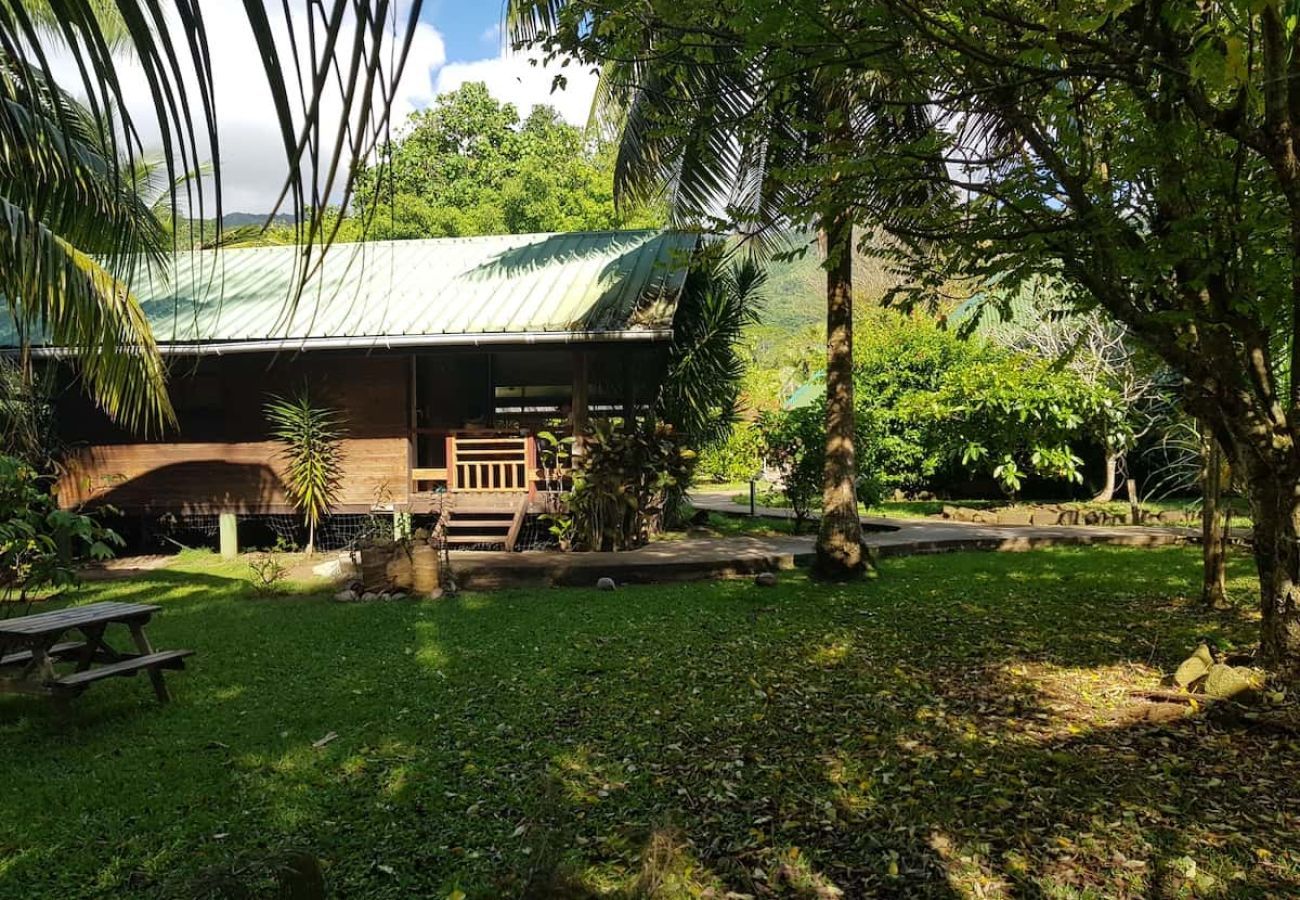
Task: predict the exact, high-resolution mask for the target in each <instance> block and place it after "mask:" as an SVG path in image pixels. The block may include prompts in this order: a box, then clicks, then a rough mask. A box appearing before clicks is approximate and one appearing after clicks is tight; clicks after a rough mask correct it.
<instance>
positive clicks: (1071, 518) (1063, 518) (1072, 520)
mask: <svg viewBox="0 0 1300 900" xmlns="http://www.w3.org/2000/svg"><path fill="white" fill-rule="evenodd" d="M1056 521H1057V523H1058V524H1060V525H1078V524H1079V511H1078V510H1077V509H1063V510H1061V515H1060V516H1059V517H1058V518H1057V520H1056Z"/></svg>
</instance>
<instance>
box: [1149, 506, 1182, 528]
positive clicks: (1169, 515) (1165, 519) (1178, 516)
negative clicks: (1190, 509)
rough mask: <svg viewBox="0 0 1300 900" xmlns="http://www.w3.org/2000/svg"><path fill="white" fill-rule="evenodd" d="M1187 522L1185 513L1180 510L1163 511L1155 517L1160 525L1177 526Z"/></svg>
mask: <svg viewBox="0 0 1300 900" xmlns="http://www.w3.org/2000/svg"><path fill="white" fill-rule="evenodd" d="M1186 520H1187V513H1185V512H1184V511H1183V510H1181V509H1163V510H1161V511H1160V513H1159V515H1157V516H1156V521H1157V522H1159V523H1160V524H1161V525H1179V524H1181V523H1182V522H1184V521H1186Z"/></svg>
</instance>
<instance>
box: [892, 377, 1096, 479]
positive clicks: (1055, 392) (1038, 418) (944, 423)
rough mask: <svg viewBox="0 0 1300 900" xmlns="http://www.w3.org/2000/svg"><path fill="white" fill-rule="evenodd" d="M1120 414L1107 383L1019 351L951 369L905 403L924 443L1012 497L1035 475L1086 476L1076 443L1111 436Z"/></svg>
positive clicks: (1080, 477)
mask: <svg viewBox="0 0 1300 900" xmlns="http://www.w3.org/2000/svg"><path fill="white" fill-rule="evenodd" d="M1115 411H1116V404H1115V401H1114V398H1113V396H1112V395H1111V394H1110V393H1109V392H1108V391H1107V390H1106V389H1105V388H1103V387H1101V386H1099V385H1090V384H1088V383H1087V382H1085V381H1084V380H1083V379H1082V378H1080V377H1079V376H1078V375H1076V374H1074V373H1073V372H1070V371H1066V370H1062V369H1059V368H1056V367H1054V366H1052V365H1051V364H1050V363H1048V362H1045V361H1043V360H1034V359H1030V358H1028V357H1024V356H1020V355H1006V356H1002V357H1000V358H996V359H993V360H988V361H981V362H978V363H975V364H973V365H969V366H966V367H964V368H961V369H957V370H955V371H953V372H950V373H948V375H947V376H946V377H945V378H944V379H943V381H942V383H941V384H940V386H939V389H938V390H937V391H936V392H934V393H932V394H916V395H913V396H912V397H911V398H910V399H908V400H906V401H905V403H904V406H903V413H904V415H908V416H912V417H913V418H914V419H915V421H916V422H917V423H918V424H920V425H921V426H922V427H923V428H924V429H925V432H926V437H925V438H923V440H924V441H925V444H926V446H928V447H930V448H933V450H934V451H935V452H938V453H940V454H941V455H942V456H944V457H947V458H951V459H958V460H960V461H961V464H962V465H964V466H966V467H967V468H969V469H972V470H974V471H984V472H988V473H989V474H991V475H992V476H993V477H994V478H995V479H997V481H998V483H999V484H1000V485H1002V487H1003V489H1004V490H1006V491H1007V492H1008V493H1010V494H1014V493H1015V492H1016V491H1018V490H1019V489H1020V486H1021V483H1022V481H1023V479H1024V478H1025V477H1026V476H1027V475H1031V474H1032V475H1039V476H1043V477H1046V478H1059V479H1062V480H1065V481H1073V482H1080V481H1082V480H1083V476H1082V474H1081V472H1080V466H1081V465H1082V460H1081V459H1080V458H1079V457H1078V455H1077V454H1076V453H1075V452H1074V449H1073V447H1072V443H1073V442H1075V441H1078V440H1079V439H1080V438H1084V437H1086V436H1088V435H1093V436H1096V435H1100V434H1104V433H1107V431H1108V430H1109V429H1111V428H1112V427H1113V417H1114V415H1115Z"/></svg>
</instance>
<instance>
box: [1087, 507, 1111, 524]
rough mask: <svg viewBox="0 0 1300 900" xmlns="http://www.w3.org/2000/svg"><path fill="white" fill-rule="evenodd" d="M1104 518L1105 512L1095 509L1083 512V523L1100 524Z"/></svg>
mask: <svg viewBox="0 0 1300 900" xmlns="http://www.w3.org/2000/svg"><path fill="white" fill-rule="evenodd" d="M1105 518H1106V516H1105V514H1104V513H1102V512H1099V511H1098V510H1095V509H1090V510H1088V511H1087V512H1085V513H1084V514H1083V524H1084V525H1100V524H1101V523H1102V521H1103V520H1104V519H1105Z"/></svg>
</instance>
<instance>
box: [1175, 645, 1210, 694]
mask: <svg viewBox="0 0 1300 900" xmlns="http://www.w3.org/2000/svg"><path fill="white" fill-rule="evenodd" d="M1213 665H1214V656H1213V655H1212V654H1211V653H1210V648H1209V647H1207V646H1206V645H1205V644H1201V645H1200V646H1199V647H1197V648H1196V652H1195V653H1193V654H1192V655H1191V656H1189V657H1187V659H1185V660H1183V662H1182V664H1181V665H1180V666H1179V667H1178V670H1177V671H1176V672H1174V684H1176V685H1178V686H1179V687H1180V688H1184V689H1190V688H1191V686H1192V685H1193V684H1195V683H1196V682H1198V681H1200V680H1201V679H1202V678H1204V677H1205V676H1206V674H1207V673H1208V672H1209V671H1210V667H1211V666H1213Z"/></svg>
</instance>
